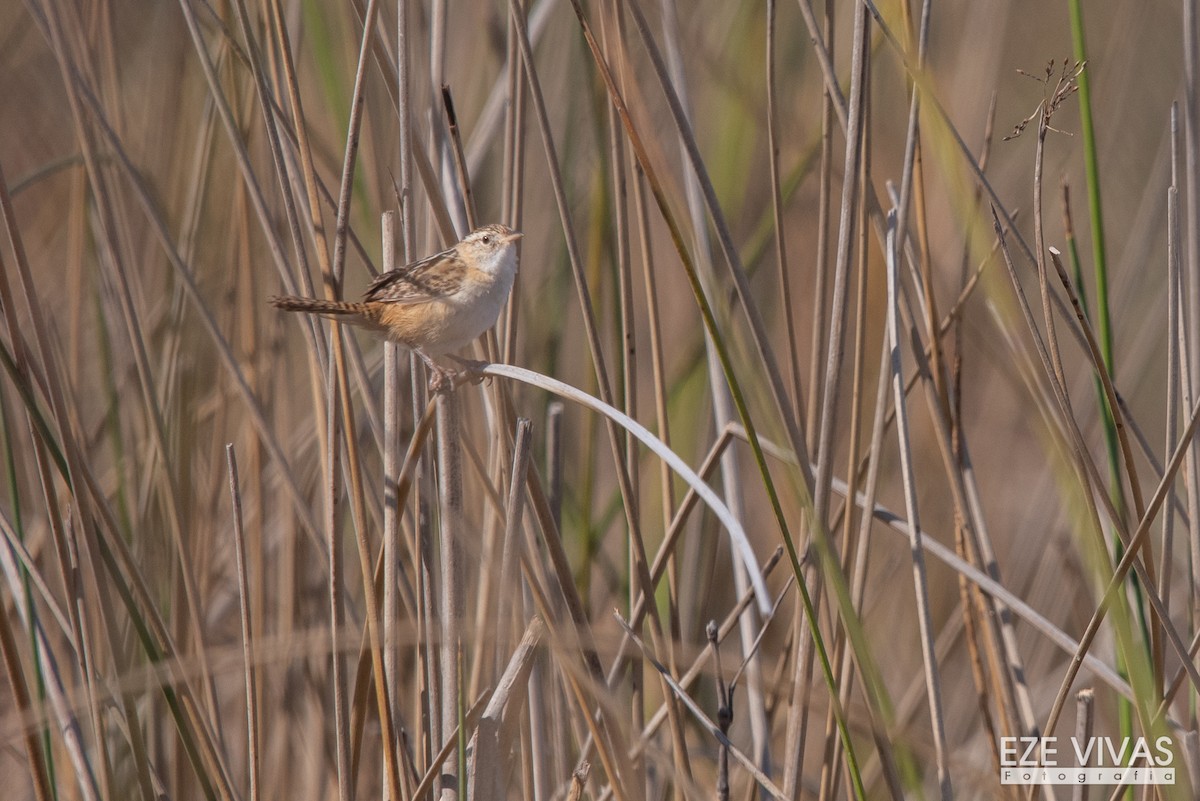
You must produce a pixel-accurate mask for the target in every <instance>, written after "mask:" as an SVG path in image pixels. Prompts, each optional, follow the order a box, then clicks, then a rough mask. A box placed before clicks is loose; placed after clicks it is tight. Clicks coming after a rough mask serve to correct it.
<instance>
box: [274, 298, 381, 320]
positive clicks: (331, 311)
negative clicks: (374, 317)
mask: <svg viewBox="0 0 1200 801" xmlns="http://www.w3.org/2000/svg"><path fill="white" fill-rule="evenodd" d="M267 302H268V303H270V304H271V305H272V306H274V307H275V308H277V309H282V310H283V311H291V312H305V313H306V314H323V315H333V316H337V315H347V314H348V315H362V314H363V312H364V311H366V306H365V304H362V303H347V302H345V301H341V300H321V299H320V298H298V297H296V296H295V295H287V296H285V297H282V298H281V297H270V298H267Z"/></svg>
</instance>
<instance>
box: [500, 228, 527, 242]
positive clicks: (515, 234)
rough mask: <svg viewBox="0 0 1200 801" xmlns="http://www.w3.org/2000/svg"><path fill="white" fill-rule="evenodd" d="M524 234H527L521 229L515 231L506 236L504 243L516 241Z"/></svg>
mask: <svg viewBox="0 0 1200 801" xmlns="http://www.w3.org/2000/svg"><path fill="white" fill-rule="evenodd" d="M523 236H525V234H523V233H521V232H520V231H513V232H512V233H511V234H509V235H508V236H506V237H504V244H506V245H507V244H508V243H509V242H516V241H517V240H518V239H520V238H521V237H523Z"/></svg>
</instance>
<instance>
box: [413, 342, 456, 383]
mask: <svg viewBox="0 0 1200 801" xmlns="http://www.w3.org/2000/svg"><path fill="white" fill-rule="evenodd" d="M413 353H415V354H417V356H419V357H421V361H423V362H425V366H426V367H428V368H429V373H430V375H429V389H430V391H431V392H441V391H442V389H443V388H444V387H447V386H448V388H450V389H453V388H454V371H453V370H447V369H446V368H445V367H442V366H441V365H440V364H438V363H437V362H435V361H434V360H433V359H431V358H429V354H427V353H425V351H423V350H421V349H420V348H414V349H413Z"/></svg>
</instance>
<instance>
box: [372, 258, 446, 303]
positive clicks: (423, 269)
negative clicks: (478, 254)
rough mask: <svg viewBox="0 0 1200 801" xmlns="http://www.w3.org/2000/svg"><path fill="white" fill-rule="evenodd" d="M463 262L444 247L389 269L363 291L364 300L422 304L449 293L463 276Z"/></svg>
mask: <svg viewBox="0 0 1200 801" xmlns="http://www.w3.org/2000/svg"><path fill="white" fill-rule="evenodd" d="M466 275H467V265H466V264H465V263H463V260H462V259H460V258H459V257H458V254H457V253H456V252H455V251H454V250H453V249H451V250H444V251H442V252H441V253H435V254H434V255H432V256H429V257H428V258H425V259H421V260H420V261H414V262H413V263H411V264H406V265H404V266H403V267H397V268H396V269H395V270H390V271H388V272H386V273H384V274H382V275H380V276H379V277H378V278H376V279H375V280H374V281H372V282H371V284H370V285H369V286H368V287H367V290H366V292H365V293H363V300H364V301H366V302H372V301H374V302H378V303H423V302H425V301H428V300H430V299H433V298H441V297H446V296H447V295H453V294H454V293H455V292H457V291H458V289H459V287H461V286H462V283H463V281H464V280H465V279H466Z"/></svg>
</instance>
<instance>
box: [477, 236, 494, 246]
mask: <svg viewBox="0 0 1200 801" xmlns="http://www.w3.org/2000/svg"><path fill="white" fill-rule="evenodd" d="M479 241H480V242H482V243H483V244H485V245H490V244H492V237H491V236H490V235H488V234H484V235H483V238H482V239H480V240H479Z"/></svg>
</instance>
